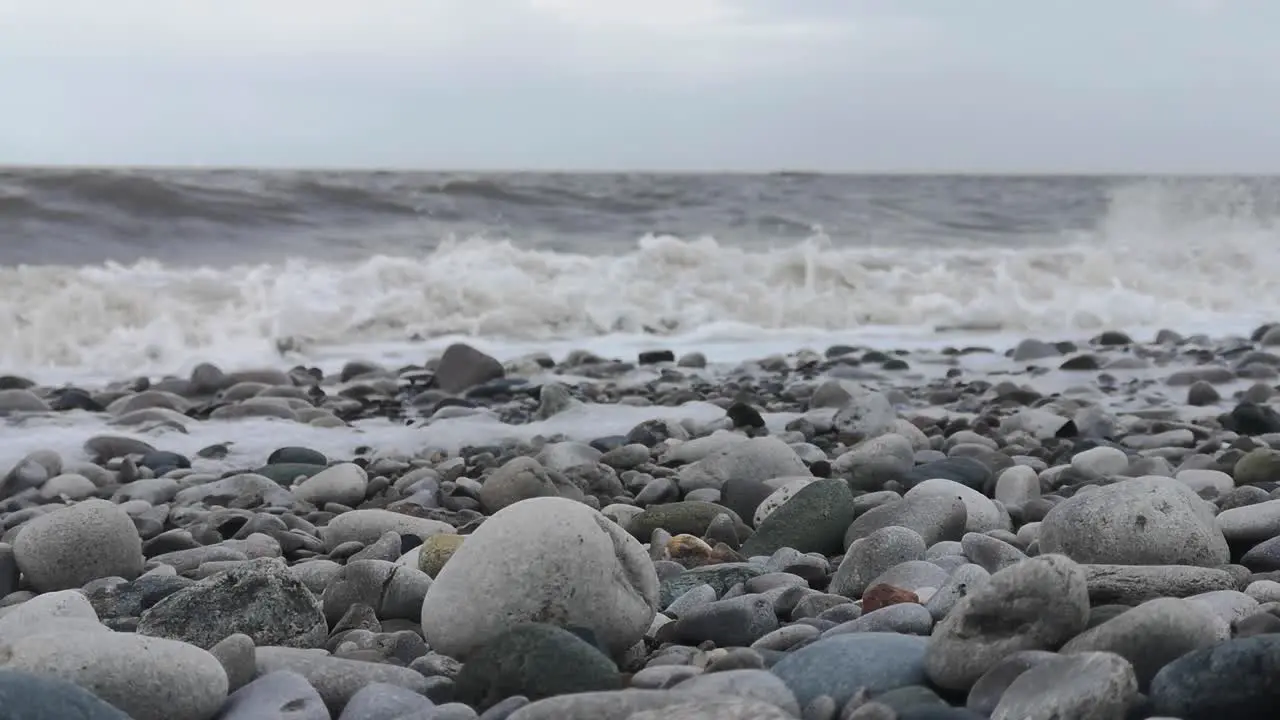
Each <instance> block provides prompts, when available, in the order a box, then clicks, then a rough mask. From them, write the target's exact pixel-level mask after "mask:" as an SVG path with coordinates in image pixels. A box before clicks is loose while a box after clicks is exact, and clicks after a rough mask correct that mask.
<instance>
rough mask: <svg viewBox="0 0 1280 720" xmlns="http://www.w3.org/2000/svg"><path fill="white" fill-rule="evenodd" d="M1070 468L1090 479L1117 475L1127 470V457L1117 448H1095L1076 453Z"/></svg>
mask: <svg viewBox="0 0 1280 720" xmlns="http://www.w3.org/2000/svg"><path fill="white" fill-rule="evenodd" d="M1071 467H1072V468H1074V469H1075V470H1079V471H1080V472H1082V473H1084V474H1085V475H1087V476H1091V477H1107V476H1110V475H1119V474H1121V473H1123V472H1124V471H1125V470H1128V469H1129V456H1128V455H1126V454H1125V452H1124V451H1123V450H1121V449H1119V448H1113V447H1106V446H1102V447H1096V448H1090V449H1089V450H1085V451H1084V452H1080V453H1076V454H1075V455H1074V456H1073V457H1072V458H1071Z"/></svg>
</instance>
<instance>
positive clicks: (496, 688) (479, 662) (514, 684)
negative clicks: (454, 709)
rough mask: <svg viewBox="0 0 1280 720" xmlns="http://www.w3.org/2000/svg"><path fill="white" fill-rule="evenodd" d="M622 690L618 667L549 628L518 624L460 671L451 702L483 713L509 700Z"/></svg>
mask: <svg viewBox="0 0 1280 720" xmlns="http://www.w3.org/2000/svg"><path fill="white" fill-rule="evenodd" d="M621 688H622V679H621V676H620V675H619V674H618V667H617V666H616V665H615V664H614V663H613V661H612V660H610V659H609V658H608V657H607V656H606V655H605V654H604V653H602V652H601V651H600V650H599V649H597V648H596V647H594V646H593V645H591V644H590V643H588V642H586V641H584V640H582V639H581V638H579V637H578V636H577V635H574V634H573V633H572V632H569V631H568V630H564V629H562V628H559V627H555V626H553V625H546V624H541V623H528V624H525V625H517V626H516V627H514V628H511V629H510V630H507V631H505V632H503V633H501V634H499V635H498V636H497V637H495V638H494V639H492V640H490V641H489V642H488V643H486V644H485V645H483V646H482V647H481V648H480V649H479V650H478V651H476V652H475V653H474V654H473V655H472V656H471V657H470V658H468V659H467V662H466V664H464V665H463V666H462V671H461V672H459V673H458V676H457V678H456V684H455V693H456V695H455V697H456V699H458V700H459V701H461V702H465V703H467V704H468V705H471V706H473V707H476V708H478V709H480V710H486V709H488V708H490V707H492V706H494V705H497V704H498V703H500V702H502V701H504V700H506V699H507V698H511V697H515V696H523V697H525V698H528V699H529V700H535V701H536V700H541V699H543V698H548V697H554V696H556V695H565V694H569V693H583V692H593V691H600V690H617V689H621Z"/></svg>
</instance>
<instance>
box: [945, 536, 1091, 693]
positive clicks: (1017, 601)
mask: <svg viewBox="0 0 1280 720" xmlns="http://www.w3.org/2000/svg"><path fill="white" fill-rule="evenodd" d="M1088 618H1089V595H1088V585H1087V575H1086V573H1085V570H1084V568H1083V567H1081V566H1080V565H1077V564H1076V563H1075V562H1073V561H1072V560H1070V559H1068V558H1066V557H1063V556H1061V555H1046V556H1041V557H1036V558H1032V559H1029V560H1026V561H1024V562H1021V563H1019V564H1017V565H1013V566H1011V567H1008V568H1006V569H1004V570H1002V571H1000V572H998V573H995V574H993V575H992V576H991V578H990V579H989V580H988V581H987V582H986V583H985V584H984V585H983V586H982V587H981V588H979V589H978V590H976V591H975V592H972V593H969V594H967V595H965V596H964V597H962V598H961V599H960V600H959V602H957V603H956V604H955V606H954V607H953V608H952V609H951V612H949V613H948V614H947V615H946V617H944V618H943V619H942V620H941V621H940V622H939V623H938V625H937V627H936V628H935V629H934V632H933V634H932V635H931V637H930V638H929V652H928V655H927V656H926V666H927V668H928V674H929V679H930V680H931V681H932V682H933V683H935V684H936V685H938V686H939V687H942V688H945V689H948V690H956V691H967V690H969V688H971V687H972V686H973V684H974V683H975V682H977V680H978V678H980V677H982V675H983V673H985V672H986V671H987V670H989V669H991V667H992V666H993V665H995V664H996V663H997V662H999V661H1000V660H1001V659H1003V658H1004V657H1006V656H1008V655H1010V654H1011V653H1014V652H1018V651H1020V650H1047V649H1051V648H1054V647H1057V646H1059V645H1061V644H1062V643H1064V642H1066V641H1067V640H1070V639H1071V638H1072V637H1074V636H1076V635H1077V634H1079V633H1080V632H1082V631H1083V630H1084V629H1085V626H1086V623H1087V622H1088Z"/></svg>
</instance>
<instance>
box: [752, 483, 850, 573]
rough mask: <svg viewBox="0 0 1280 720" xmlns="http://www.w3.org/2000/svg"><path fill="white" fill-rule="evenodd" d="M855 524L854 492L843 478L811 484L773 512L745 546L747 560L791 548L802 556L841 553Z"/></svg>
mask: <svg viewBox="0 0 1280 720" xmlns="http://www.w3.org/2000/svg"><path fill="white" fill-rule="evenodd" d="M852 522H853V492H852V491H850V490H849V484H848V483H847V482H845V481H844V480H842V479H840V478H828V479H826V480H819V481H817V482H815V483H811V484H809V485H808V486H806V487H805V488H803V489H802V490H800V492H798V493H796V494H795V496H793V497H792V498H791V499H790V500H788V501H787V502H785V503H783V505H782V507H779V508H778V509H777V510H774V511H773V512H772V513H770V515H769V517H767V518H765V520H764V522H762V523H760V527H758V528H756V532H755V534H754V535H752V536H751V537H750V538H749V539H748V540H747V541H746V542H745V543H743V545H742V554H743V555H746V556H747V557H752V556H756V555H772V554H774V553H775V552H777V551H778V549H779V548H784V547H789V548H793V549H795V550H799V551H800V552H803V553H808V552H819V553H823V554H824V555H835V554H838V553H840V552H841V550H842V549H843V543H844V534H845V531H846V530H848V529H849V525H850V524H851V523H852Z"/></svg>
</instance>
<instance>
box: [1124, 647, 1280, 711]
mask: <svg viewBox="0 0 1280 720" xmlns="http://www.w3.org/2000/svg"><path fill="white" fill-rule="evenodd" d="M1277 675H1280V635H1272V634H1268V635H1258V636H1255V637H1250V638H1239V639H1235V640H1228V641H1227V642H1224V643H1219V644H1217V645H1214V646H1212V647H1208V648H1203V649H1201V650H1196V651H1195V652H1192V653H1188V654H1186V655H1183V656H1182V657H1180V658H1178V659H1177V660H1174V661H1173V662H1171V663H1169V664H1168V665H1165V666H1164V667H1163V668H1162V669H1161V670H1160V672H1158V673H1156V676H1155V679H1153V680H1152V681H1151V691H1150V692H1149V693H1148V696H1149V697H1150V701H1151V708H1152V710H1153V711H1154V712H1155V713H1157V714H1160V715H1167V716H1169V717H1176V718H1181V719H1182V720H1224V719H1225V718H1264V717H1272V715H1273V713H1274V712H1275V708H1276V707H1277V705H1278V704H1280V683H1276V681H1275V679H1276V677H1277Z"/></svg>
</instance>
